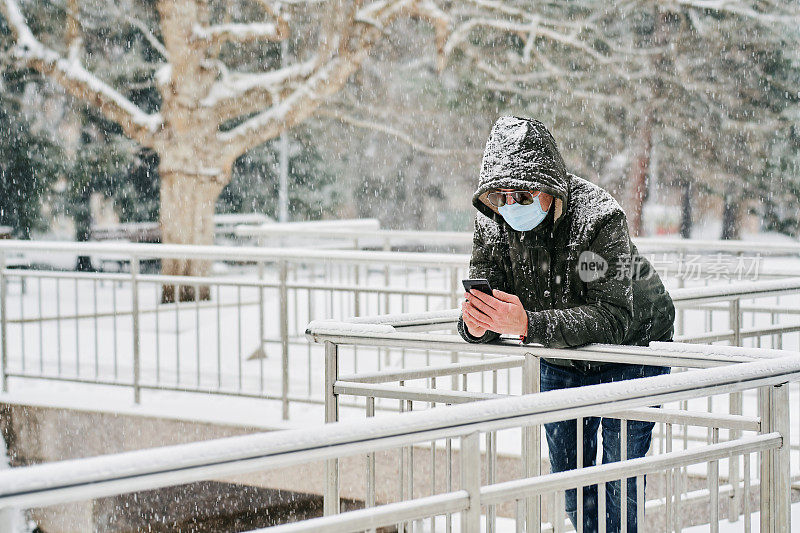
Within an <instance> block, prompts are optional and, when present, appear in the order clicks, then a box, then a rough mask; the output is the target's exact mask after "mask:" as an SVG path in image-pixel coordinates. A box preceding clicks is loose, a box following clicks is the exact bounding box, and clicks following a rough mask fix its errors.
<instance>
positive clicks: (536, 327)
mask: <svg viewBox="0 0 800 533" xmlns="http://www.w3.org/2000/svg"><path fill="white" fill-rule="evenodd" d="M588 251H589V252H593V253H594V254H596V255H597V256H599V257H601V258H602V259H603V260H604V261H605V262H606V265H607V270H606V271H605V273H604V274H603V275H601V276H597V277H596V279H589V278H587V277H586V276H587V275H589V274H591V271H586V275H585V276H584V279H587V281H586V282H584V281H583V280H582V279H581V276H579V275H578V273H577V272H576V273H565V278H569V279H571V280H574V281H573V282H574V283H585V293H584V294H585V300H586V303H585V304H583V305H579V306H576V307H571V308H568V309H546V310H543V311H528V312H527V313H528V334H527V336H526V338H525V342H536V343H540V344H542V345H544V346H547V347H550V348H569V347H572V346H580V345H583V344H589V343H605V344H621V343H622V340H623V339H624V338H625V334H626V333H627V331H628V328H629V326H630V325H631V322H632V320H633V284H632V280H631V242H630V235H629V233H628V224H627V221H626V219H625V214H624V213H623V212H622V211H618V212H615V213H614V214H613V215H611V216H610V217H609V218H608V219H607V220H606V221H605V222H604V223H603V224H602V225H601V226H600V229H599V230H598V231H597V234H596V236H595V238H594V239H593V240H592V242H591V244H590V245H589V250H588ZM581 252H582V255H583V254H585V253H586V251H583V250H582V251H581ZM586 255H589V256H590V257H594V256H591V254H586ZM583 256H584V257H586V256H585V255H583ZM600 264H602V262H601V263H600ZM579 265H580V263H579ZM579 265H575V267H576V268H579Z"/></svg>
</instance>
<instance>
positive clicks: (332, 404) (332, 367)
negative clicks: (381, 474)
mask: <svg viewBox="0 0 800 533" xmlns="http://www.w3.org/2000/svg"><path fill="white" fill-rule="evenodd" d="M338 375H339V347H338V346H337V345H336V344H334V343H332V342H330V341H325V423H331V422H336V421H337V420H339V397H338V395H337V394H335V392H334V385H335V383H336V380H337V379H338ZM339 510H340V505H339V460H338V459H329V460H327V461H325V494H324V502H323V512H324V514H325V516H329V515H333V514H339Z"/></svg>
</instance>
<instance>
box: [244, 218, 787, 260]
mask: <svg viewBox="0 0 800 533" xmlns="http://www.w3.org/2000/svg"><path fill="white" fill-rule="evenodd" d="M235 233H236V235H238V236H247V237H282V236H296V235H298V234H301V235H305V234H307V235H309V236H313V237H318V238H332V239H351V240H352V239H359V240H360V239H370V238H372V239H378V240H384V241H390V240H413V241H416V242H419V241H423V242H430V243H446V244H456V245H470V244H472V239H473V233H472V232H469V231H409V230H387V229H373V230H369V229H364V230H354V229H325V228H317V227H307V228H300V227H297V228H295V227H292V228H288V227H281V226H278V225H274V224H270V225H264V226H252V225H251V226H247V225H240V226H237V227H236V229H235ZM633 241H634V244H636V246H637V248H638V249H639V251H643V252H644V251H665V250H667V251H675V252H687V251H702V252H706V253H707V252H709V251H722V252H732V253H740V252H742V253H752V251H753V246H754V245H755V243H754V242H751V241H742V240H716V239H703V240H700V239H679V238H664V237H637V238H634V239H633ZM757 246H758V252H759V253H762V254H763V253H790V254H800V243H775V242H767V243H764V242H758V243H757Z"/></svg>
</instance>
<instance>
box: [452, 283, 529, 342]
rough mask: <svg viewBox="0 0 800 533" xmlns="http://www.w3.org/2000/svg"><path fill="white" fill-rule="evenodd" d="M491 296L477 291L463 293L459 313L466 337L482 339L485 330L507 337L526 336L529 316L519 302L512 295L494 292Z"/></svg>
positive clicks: (495, 290)
mask: <svg viewBox="0 0 800 533" xmlns="http://www.w3.org/2000/svg"><path fill="white" fill-rule="evenodd" d="M492 293H493V294H494V296H493V297H492V296H489V295H488V294H484V293H482V292H481V291H478V290H475V289H473V290H471V291H469V293H464V297H465V298H467V300H466V301H465V302H464V303H463V304H461V313H462V316H463V317H464V324H465V325H466V326H467V330H468V331H469V334H470V335H472V336H473V337H482V336H483V334H484V333H486V331H494V332H496V333H500V334H508V335H523V336H524V335H526V334H527V333H528V313H526V312H525V308H524V307H522V302H520V300H519V298H518V297H516V296H514V295H513V294H508V293H506V292H503V291H498V290H497V289H494V290H493V291H492Z"/></svg>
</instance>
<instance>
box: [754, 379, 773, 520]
mask: <svg viewBox="0 0 800 533" xmlns="http://www.w3.org/2000/svg"><path fill="white" fill-rule="evenodd" d="M758 397H759V398H758V400H759V401H758V416H759V418H760V419H761V433H762V434H763V433H770V432H772V431H773V429H774V426H773V423H772V422H773V415H772V406H771V403H772V402H771V391H770V390H769V386H764V387H759V390H758ZM772 459H773V454H772V451H771V450H767V451H763V452H761V453H759V463H760V465H759V466H760V468H759V470H760V475H759V504H760V505H759V509H760V511H761V513H760V522H761V524H760V526H761V527H760V529H761V531H770V532H771V531H774V530H773V529H772V527H773V526H774V524H773V523H772V520H773V518H774V510H773V505H774V504H775V502H774V500H773V499H772V494H770V492H771V488H772V487H773V479H772V478H773V476H774V470H773V466H772Z"/></svg>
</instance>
